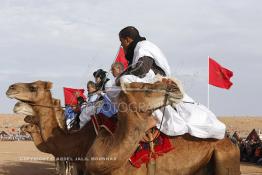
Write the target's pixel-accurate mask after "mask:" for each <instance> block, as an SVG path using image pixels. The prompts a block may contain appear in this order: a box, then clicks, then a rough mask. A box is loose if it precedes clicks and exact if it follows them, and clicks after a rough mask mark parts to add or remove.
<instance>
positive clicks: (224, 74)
mask: <svg viewBox="0 0 262 175" xmlns="http://www.w3.org/2000/svg"><path fill="white" fill-rule="evenodd" d="M232 76H233V72H232V71H230V70H228V69H226V68H224V67H222V66H221V65H219V64H218V63H217V62H216V61H215V60H213V59H212V58H209V84H211V85H213V86H217V87H220V88H224V89H229V88H230V87H231V86H232V84H233V83H232V82H231V81H230V78H231V77H232Z"/></svg>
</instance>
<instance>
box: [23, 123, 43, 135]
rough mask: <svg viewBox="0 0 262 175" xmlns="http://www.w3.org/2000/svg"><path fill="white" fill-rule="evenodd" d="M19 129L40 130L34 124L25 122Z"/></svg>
mask: <svg viewBox="0 0 262 175" xmlns="http://www.w3.org/2000/svg"><path fill="white" fill-rule="evenodd" d="M20 130H21V131H23V132H28V133H35V132H40V130H39V128H38V127H37V126H36V125H34V124H25V125H22V126H21V127H20Z"/></svg>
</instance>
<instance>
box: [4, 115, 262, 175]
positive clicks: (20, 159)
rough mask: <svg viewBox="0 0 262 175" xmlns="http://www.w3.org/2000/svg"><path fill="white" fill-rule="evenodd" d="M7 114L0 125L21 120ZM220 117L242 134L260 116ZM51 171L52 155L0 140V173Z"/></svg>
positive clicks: (261, 172) (254, 174) (258, 123)
mask: <svg viewBox="0 0 262 175" xmlns="http://www.w3.org/2000/svg"><path fill="white" fill-rule="evenodd" d="M9 117H10V116H4V117H3V118H1V115H0V128H4V126H3V121H4V123H8V124H9V125H10V126H12V127H16V126H17V124H18V125H20V124H22V123H23V122H22V121H21V116H12V118H11V119H10V118H9ZM17 117H18V118H19V119H18V118H17ZM220 120H221V121H223V122H224V123H226V125H227V127H228V128H229V130H232V131H233V130H238V131H240V133H242V135H247V134H248V133H249V132H250V131H251V130H252V129H253V128H256V129H259V128H260V129H262V117H240V118H237V117H234V118H233V117H230V118H228V117H221V118H220ZM18 121H19V122H18ZM13 122H14V123H13ZM1 125H2V126H1ZM17 127H19V126H17ZM5 129H6V128H5ZM241 172H242V174H243V175H262V166H255V165H253V164H246V163H242V164H241ZM54 173H55V169H54V158H53V156H51V155H49V154H45V153H42V152H40V151H38V150H37V149H36V147H35V146H34V144H33V142H30V141H20V142H18V141H13V142H11V141H8V142H7V141H0V175H51V174H54Z"/></svg>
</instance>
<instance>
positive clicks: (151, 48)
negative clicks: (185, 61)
mask: <svg viewBox="0 0 262 175" xmlns="http://www.w3.org/2000/svg"><path fill="white" fill-rule="evenodd" d="M144 56H148V57H151V58H153V59H154V61H155V63H156V65H157V66H159V67H160V68H161V69H162V70H163V71H164V72H165V74H166V76H170V75H171V70H170V67H169V65H168V62H167V59H166V57H165V56H164V54H163V53H162V51H161V50H160V49H159V48H158V47H157V46H156V45H155V44H153V43H151V42H150V41H147V40H144V41H140V42H138V43H137V45H136V47H135V50H134V57H133V63H132V64H133V66H135V64H136V63H137V62H138V60H139V58H141V57H144Z"/></svg>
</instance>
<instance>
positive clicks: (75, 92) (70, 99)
mask: <svg viewBox="0 0 262 175" xmlns="http://www.w3.org/2000/svg"><path fill="white" fill-rule="evenodd" d="M84 92H85V90H84V89H73V88H66V87H64V96H65V104H66V105H70V106H75V105H77V97H78V96H81V97H83V98H84V99H86V96H85V95H84Z"/></svg>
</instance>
